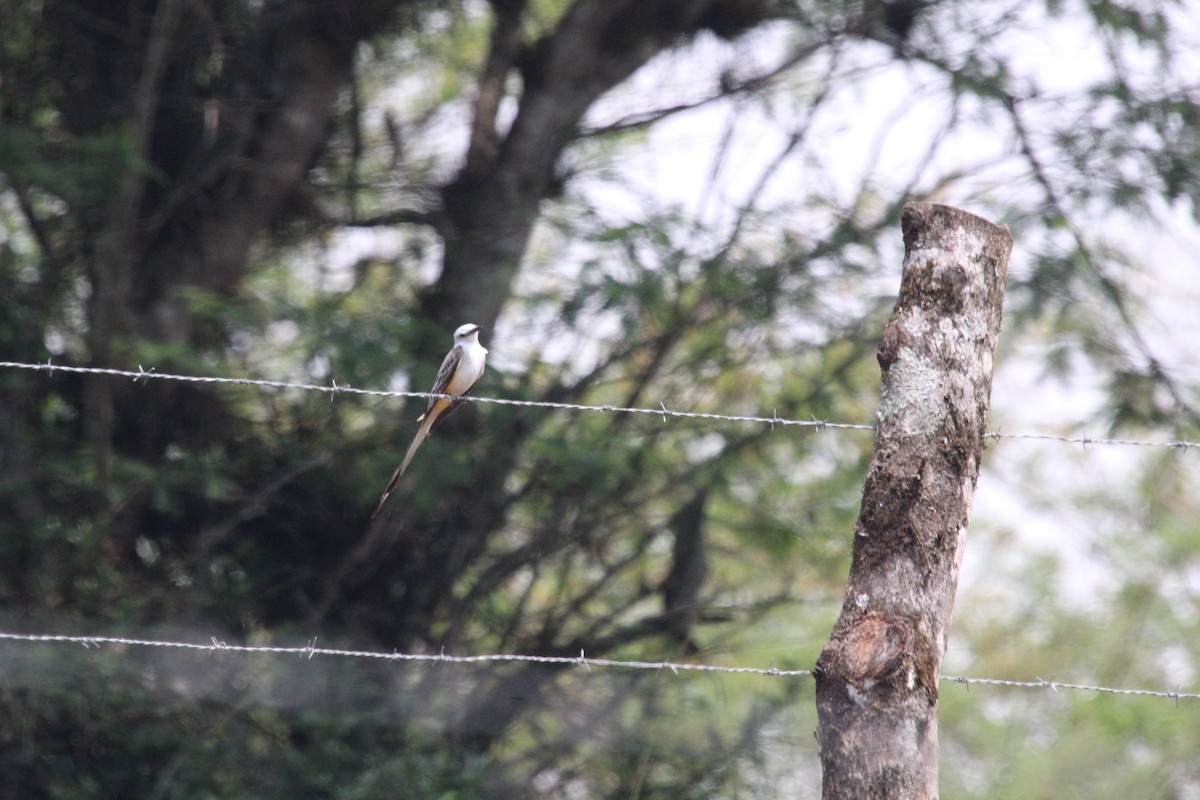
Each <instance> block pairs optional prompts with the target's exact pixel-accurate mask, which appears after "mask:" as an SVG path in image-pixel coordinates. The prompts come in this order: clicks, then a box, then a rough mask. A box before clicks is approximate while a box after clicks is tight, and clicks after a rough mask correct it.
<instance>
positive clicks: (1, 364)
mask: <svg viewBox="0 0 1200 800" xmlns="http://www.w3.org/2000/svg"><path fill="white" fill-rule="evenodd" d="M0 369H26V370H34V371H37V372H46V373H49V374H51V375H53V373H55V372H74V373H82V374H88V375H111V376H114V377H120V378H132V379H133V380H134V381H140V382H142V383H145V382H146V381H149V380H151V379H154V380H166V381H184V382H186V383H230V384H235V385H238V386H257V387H259V388H262V389H297V390H301V391H307V392H326V393H328V394H329V396H330V399H331V400H332V399H333V398H334V397H335V396H336V395H338V394H356V395H365V396H368V397H419V398H433V397H443V398H447V399H449V398H450V397H451V395H446V394H437V393H433V392H396V391H385V390H381V389H357V388H355V387H353V386H349V385H346V384H340V383H338V382H337V381H336V380H334V381H332V382H331V383H330V384H329V385H328V386H325V385H321V384H314V383H289V382H287V381H269V380H261V379H256V378H218V377H213V376H197V375H173V374H171V373H167V372H157V371H156V370H155V369H154V368H153V367H151V368H150V369H149V370H147V369H144V368H143V367H142V366H141V365H139V366H138V368H137V371H136V372H134V371H132V370H124V369H111V368H107V367H73V366H66V365H62V364H53V363H51V362H49V361H47V362H46V363H45V364H27V363H23V362H20V361H0ZM455 399H458V400H465V401H466V402H469V403H491V404H493V405H501V406H528V407H532V408H550V409H558V410H566V411H595V412H601V413H609V414H651V415H659V416H662V418H663V420H664V421H666V419H667V418H668V417H675V418H679V419H702V420H714V421H720V422H748V423H757V424H762V425H770V426H771V428H772V429H774V427H775V426H776V425H782V426H795V427H802V428H812V429H814V430H816V431H826V430H855V431H873V430H875V426H874V425H867V424H863V423H854V422H830V421H828V420H821V419H816V418H810V419H785V418H781V417H780V416H779V414H778V413H777V412H776V411H774V410H773V411H772V412H771V416H769V417H765V416H755V415H744V414H713V413H706V412H700V411H679V410H676V409H670V408H667V407H666V405H665V404H663V403H662V402H661V401H660V402H659V404H658V408H635V407H626V406H613V405H602V406H593V405H584V404H581V403H554V402H550V401H546V400H512V399H508V398H503V397H479V396H476V395H464V396H462V397H457V396H455ZM984 437H985V438H987V439H991V440H992V441H1000V440H1003V439H1026V440H1034V441H1045V442H1059V443H1063V444H1081V445H1084V446H1085V447H1086V446H1088V445H1113V446H1125V447H1167V448H1171V449H1178V450H1187V449H1189V448H1200V442H1192V441H1186V440H1176V441H1166V442H1161V441H1159V442H1156V441H1147V440H1139V439H1112V438H1096V437H1093V436H1088V435H1086V434H1084V435H1081V436H1062V435H1058V434H1052V433H1001V432H1000V431H993V432H990V433H986V434H984Z"/></svg>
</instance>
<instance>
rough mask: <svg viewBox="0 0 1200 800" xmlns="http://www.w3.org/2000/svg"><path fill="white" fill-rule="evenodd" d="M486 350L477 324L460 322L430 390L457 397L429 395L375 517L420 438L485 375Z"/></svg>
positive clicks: (381, 498) (397, 480)
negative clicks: (414, 432) (452, 345)
mask: <svg viewBox="0 0 1200 800" xmlns="http://www.w3.org/2000/svg"><path fill="white" fill-rule="evenodd" d="M487 353H488V351H487V348H486V347H484V346H483V345H481V344H480V343H479V326H478V325H471V324H467V325H461V326H459V328H458V330H456V331H455V332H454V347H453V348H451V350H450V352H449V353H447V354H446V358H445V359H444V360H443V361H442V366H441V368H440V369H438V374H437V380H435V381H434V382H433V388H432V389H430V390H429V391H430V393H431V394H435V395H437V394H453V395H458V397H453V398H448V397H431V398H429V406H428V407H427V408H426V409H425V413H424V414H422V415H421V416H420V417H419V418H418V419H417V422H419V423H421V427H419V428H417V435H416V436H414V437H413V440H412V444H410V445H409V446H408V452H407V453H405V454H404V460H403V461H401V462H400V466H399V467H398V468H397V469H396V474H395V475H393V476H392V481H391V483H389V484H388V486H387V488H386V489H384V490H383V496H382V497H380V498H379V505H377V506H376V507H375V514H372V515H371V517H372V518H374V517H375V515H376V514H378V513H379V510H380V509H381V508H383V504H384V503H385V502H386V501H387V499H388V495H389V494H391V493H392V490H393V489H395V488H396V484H397V483H399V482H400V476H402V475H403V474H404V470H406V469H408V464H409V462H410V461H412V460H413V456H415V455H416V454H417V448H419V447H420V446H421V442H423V441H425V437H426V436H428V435H429V432H430V431H431V430H433V426H434V425H435V424H436V423H438V422H440V421H442V420H443V419H445V418H446V417H448V416H450V412H451V411H453V410H454V409H456V408H458V407H459V406H460V405H462V404H463V401H462V400H460V399H459V397H461V396H462V395H464V394H466V393H467V392H469V391H471V387H473V386H474V385H475V382H476V381H478V380H479V378H480V377H481V376H482V375H483V366H484V362H486V361H487Z"/></svg>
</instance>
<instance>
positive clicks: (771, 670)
mask: <svg viewBox="0 0 1200 800" xmlns="http://www.w3.org/2000/svg"><path fill="white" fill-rule="evenodd" d="M3 640H7V641H14V642H24V643H43V644H78V645H82V646H83V647H85V648H99V647H102V646H103V645H120V646H126V647H152V648H165V649H176V650H186V651H192V652H209V653H235V654H252V653H258V654H263V655H275V656H297V657H299V658H302V659H312V658H315V657H317V656H323V657H333V658H363V659H377V660H381V661H393V662H424V663H434V664H496V663H507V662H520V663H531V664H553V665H559V666H574V667H582V668H584V669H585V670H587V671H588V672H590V671H591V670H592V668H597V669H599V668H612V669H629V670H652V671H654V672H666V671H669V672H671V673H673V674H676V675H678V674H680V673H682V672H716V673H724V674H732V675H760V676H767V677H778V678H795V677H812V674H813V671H812V670H810V669H778V668H776V667H773V666H772V667H726V666H720V665H716V664H694V663H689V662H674V661H621V660H618V659H611V658H590V657H588V656H587V655H586V654H585V653H583V652H582V651H581V652H580V653H579V655H578V656H533V655H516V654H504V653H492V654H487V655H476V656H456V655H448V654H446V653H436V654H433V653H397V652H391V653H388V652H382V651H375V650H344V649H338V648H328V647H317V645H316V639H313V640H311V641H310V642H309V643H308V644H307V645H305V646H303V647H279V646H269V645H239V644H227V643H226V642H223V641H221V640H219V639H217V638H216V637H215V636H214V637H213V638H212V640H211V641H210V642H209V643H203V642H175V641H166V640H160V639H131V638H125V637H120V636H72V635H65V634H44V633H3V632H0V641H3ZM942 682H943V683H958V684H963V685H965V686H967V687H968V689H969V688H970V687H971V686H1002V687H1007V688H1013V689H1048V690H1050V691H1052V692H1059V691H1077V692H1090V693H1094V694H1112V695H1126V696H1136V697H1157V698H1161V699H1165V700H1173V701H1175V703H1176V704H1178V703H1179V702H1180V701H1181V700H1200V692H1182V691H1179V689H1178V688H1176V689H1175V690H1155V689H1122V688H1116V687H1112V686H1097V685H1091V684H1085V683H1069V682H1064V681H1056V680H1046V679H1043V678H1037V679H1036V680H1032V681H1019V680H1007V679H1004V678H968V677H965V676H961V675H943V676H942Z"/></svg>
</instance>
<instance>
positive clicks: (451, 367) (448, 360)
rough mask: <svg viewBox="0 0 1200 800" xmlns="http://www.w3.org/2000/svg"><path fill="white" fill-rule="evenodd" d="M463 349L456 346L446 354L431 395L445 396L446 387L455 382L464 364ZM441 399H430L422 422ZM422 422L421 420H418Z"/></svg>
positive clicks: (430, 391)
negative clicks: (460, 367)
mask: <svg viewBox="0 0 1200 800" xmlns="http://www.w3.org/2000/svg"><path fill="white" fill-rule="evenodd" d="M462 357H463V349H462V346H461V345H457V344H456V345H454V347H452V348H450V352H449V353H446V357H445V358H444V359H442V365H441V366H440V367H438V374H437V377H436V378H435V379H434V381H433V388H432V389H430V390H429V393H430V394H444V393H445V392H446V387H448V386H449V385H450V381H452V380H454V373H456V372H458V365H459V364H460V363H462ZM441 399H442V398H440V397H431V398H429V405H428V406H426V407H425V413H424V414H422V415H421V420H424V419H425V417H427V416H429V412H430V411H432V410H433V407H434V406H435V405H437V402H438V401H439V400H441ZM418 421H420V420H418Z"/></svg>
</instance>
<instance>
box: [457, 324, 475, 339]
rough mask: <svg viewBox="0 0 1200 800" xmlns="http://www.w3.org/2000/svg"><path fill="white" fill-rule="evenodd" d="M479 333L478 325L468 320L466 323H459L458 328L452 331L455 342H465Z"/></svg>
mask: <svg viewBox="0 0 1200 800" xmlns="http://www.w3.org/2000/svg"><path fill="white" fill-rule="evenodd" d="M478 335H479V326H478V325H476V324H474V323H472V322H468V323H467V324H466V325H459V326H458V330H456V331H455V332H454V341H455V342H465V341H468V340H469V339H473V338H474V337H476V336H478Z"/></svg>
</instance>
